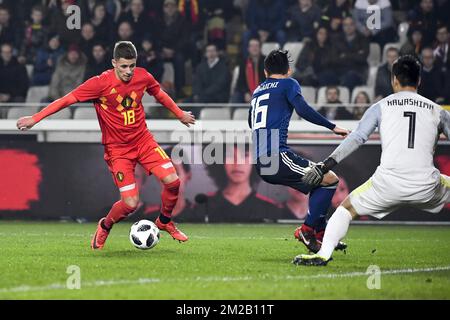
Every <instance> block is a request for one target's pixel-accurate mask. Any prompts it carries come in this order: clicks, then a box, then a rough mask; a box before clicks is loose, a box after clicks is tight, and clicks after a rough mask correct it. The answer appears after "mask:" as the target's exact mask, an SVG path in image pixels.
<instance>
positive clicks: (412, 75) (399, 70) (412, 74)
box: [392, 55, 422, 87]
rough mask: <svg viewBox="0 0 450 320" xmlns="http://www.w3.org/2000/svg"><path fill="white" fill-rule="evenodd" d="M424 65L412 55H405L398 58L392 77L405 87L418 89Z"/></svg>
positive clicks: (393, 67)
mask: <svg viewBox="0 0 450 320" xmlns="http://www.w3.org/2000/svg"><path fill="white" fill-rule="evenodd" d="M421 69H422V65H421V63H420V61H419V60H418V59H417V58H416V57H414V56H412V55H404V56H401V57H400V58H398V59H397V60H396V61H395V62H394V64H393V66H392V75H393V76H395V77H396V78H397V79H398V81H399V82H400V85H401V86H403V87H406V86H410V87H417V86H418V85H419V80H420V72H421Z"/></svg>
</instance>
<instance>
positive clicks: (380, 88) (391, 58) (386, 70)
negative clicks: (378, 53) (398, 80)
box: [375, 47, 398, 101]
mask: <svg viewBox="0 0 450 320" xmlns="http://www.w3.org/2000/svg"><path fill="white" fill-rule="evenodd" d="M397 59H398V49H397V48H393V47H390V48H389V49H388V50H387V51H386V63H385V64H383V65H381V66H379V67H378V71H377V77H376V81H375V100H376V101H378V100H381V99H383V98H384V97H387V96H388V95H390V94H392V93H394V92H393V90H392V85H391V72H392V65H393V64H394V62H395V60H397Z"/></svg>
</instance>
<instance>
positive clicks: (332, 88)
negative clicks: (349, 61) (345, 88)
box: [325, 86, 341, 96]
mask: <svg viewBox="0 0 450 320" xmlns="http://www.w3.org/2000/svg"><path fill="white" fill-rule="evenodd" d="M330 90H336V93H337V94H338V96H339V95H340V94H341V90H340V89H339V87H338V86H327V88H326V89H325V94H326V93H328V91H330Z"/></svg>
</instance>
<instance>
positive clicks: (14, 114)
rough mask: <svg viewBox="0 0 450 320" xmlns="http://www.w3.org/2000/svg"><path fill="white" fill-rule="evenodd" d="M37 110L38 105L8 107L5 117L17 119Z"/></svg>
mask: <svg viewBox="0 0 450 320" xmlns="http://www.w3.org/2000/svg"><path fill="white" fill-rule="evenodd" d="M38 110H39V107H12V108H9V110H8V114H7V116H6V117H7V119H15V120H17V119H19V118H20V117H25V116H31V115H32V114H35V113H36V112H37V111H38Z"/></svg>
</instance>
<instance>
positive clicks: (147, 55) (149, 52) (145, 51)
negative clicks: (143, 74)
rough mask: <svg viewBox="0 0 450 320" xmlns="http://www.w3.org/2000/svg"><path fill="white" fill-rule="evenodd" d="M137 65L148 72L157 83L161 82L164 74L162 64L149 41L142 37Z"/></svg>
mask: <svg viewBox="0 0 450 320" xmlns="http://www.w3.org/2000/svg"><path fill="white" fill-rule="evenodd" d="M137 64H138V66H139V67H142V68H145V69H146V70H147V71H148V72H150V74H151V75H152V76H153V77H154V78H155V79H156V80H158V82H161V78H162V75H163V73H164V62H163V61H162V59H161V57H160V55H159V52H157V51H156V48H155V46H154V45H153V42H152V40H151V39H149V38H145V37H144V39H143V40H142V43H141V49H140V50H139V54H138V59H137Z"/></svg>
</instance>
